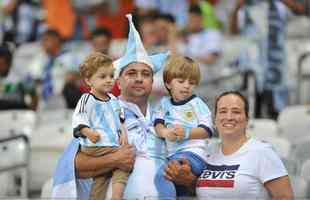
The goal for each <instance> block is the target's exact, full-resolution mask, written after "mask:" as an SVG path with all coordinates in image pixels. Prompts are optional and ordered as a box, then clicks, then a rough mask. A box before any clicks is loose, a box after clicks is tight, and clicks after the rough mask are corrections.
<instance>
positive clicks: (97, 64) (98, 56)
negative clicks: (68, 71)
mask: <svg viewBox="0 0 310 200" xmlns="http://www.w3.org/2000/svg"><path fill="white" fill-rule="evenodd" d="M101 67H105V68H110V67H113V61H112V59H111V58H110V57H109V56H107V55H105V54H103V53H99V52H94V53H91V54H90V55H88V56H87V57H86V58H85V60H84V61H83V63H81V64H80V74H81V76H82V78H84V79H88V78H90V77H91V76H92V75H93V74H95V73H96V72H97V70H98V69H99V68H101Z"/></svg>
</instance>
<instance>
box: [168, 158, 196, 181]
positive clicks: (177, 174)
mask: <svg viewBox="0 0 310 200" xmlns="http://www.w3.org/2000/svg"><path fill="white" fill-rule="evenodd" d="M165 177H166V179H168V180H170V181H172V182H174V183H175V184H177V185H184V186H189V187H193V186H195V184H196V180H197V177H196V176H195V175H194V174H193V173H192V171H191V167H190V164H189V161H188V160H186V159H181V160H178V161H177V160H172V161H170V162H168V164H167V167H166V169H165Z"/></svg>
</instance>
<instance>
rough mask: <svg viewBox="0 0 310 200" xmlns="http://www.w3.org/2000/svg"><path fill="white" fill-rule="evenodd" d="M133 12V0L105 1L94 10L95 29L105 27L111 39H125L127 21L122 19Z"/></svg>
mask: <svg viewBox="0 0 310 200" xmlns="http://www.w3.org/2000/svg"><path fill="white" fill-rule="evenodd" d="M133 10H134V3H133V0H114V1H105V3H104V4H102V5H101V6H100V7H98V8H97V9H96V13H95V16H96V17H95V18H96V27H106V28H107V29H109V30H110V31H111V33H112V38H125V37H126V34H127V21H126V17H124V16H125V15H126V14H127V13H132V12H133Z"/></svg>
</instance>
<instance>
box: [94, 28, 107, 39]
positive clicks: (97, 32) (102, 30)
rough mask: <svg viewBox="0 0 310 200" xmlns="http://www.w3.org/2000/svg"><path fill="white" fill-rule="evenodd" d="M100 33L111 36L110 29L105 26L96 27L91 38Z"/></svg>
mask: <svg viewBox="0 0 310 200" xmlns="http://www.w3.org/2000/svg"><path fill="white" fill-rule="evenodd" d="M100 35H104V36H106V37H107V38H112V33H111V31H110V30H109V29H107V28H105V27H100V28H96V29H95V30H94V31H93V32H92V38H95V37H97V36H100Z"/></svg>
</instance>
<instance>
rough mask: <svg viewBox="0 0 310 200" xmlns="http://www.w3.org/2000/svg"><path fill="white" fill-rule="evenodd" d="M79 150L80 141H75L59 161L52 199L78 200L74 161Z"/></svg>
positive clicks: (54, 178)
mask: <svg viewBox="0 0 310 200" xmlns="http://www.w3.org/2000/svg"><path fill="white" fill-rule="evenodd" d="M78 149H79V141H78V140H77V139H73V140H72V141H71V143H70V144H69V145H68V146H67V148H66V149H65V151H64V153H63V154H62V156H61V158H60V159H59V161H58V164H57V167H56V170H55V173H54V177H53V190H52V199H55V200H56V199H76V198H77V196H78V195H77V184H76V179H75V169H74V159H75V155H76V153H77V151H78Z"/></svg>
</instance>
